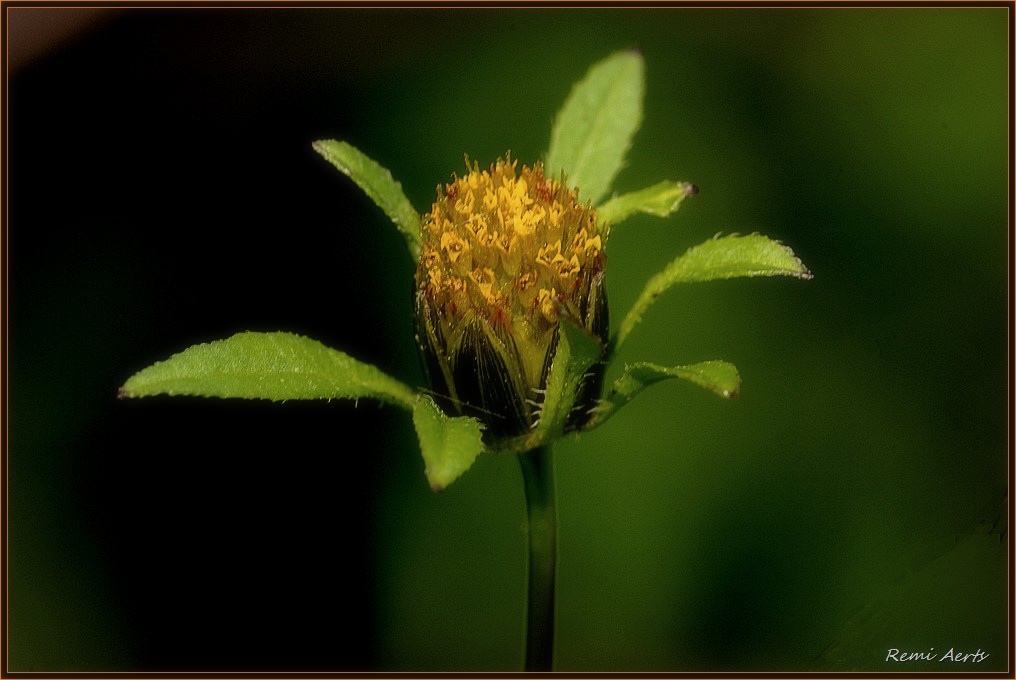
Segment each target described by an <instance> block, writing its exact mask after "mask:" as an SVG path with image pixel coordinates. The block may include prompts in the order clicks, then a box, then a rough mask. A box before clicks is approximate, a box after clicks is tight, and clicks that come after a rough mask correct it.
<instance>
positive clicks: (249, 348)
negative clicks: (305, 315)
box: [120, 332, 416, 409]
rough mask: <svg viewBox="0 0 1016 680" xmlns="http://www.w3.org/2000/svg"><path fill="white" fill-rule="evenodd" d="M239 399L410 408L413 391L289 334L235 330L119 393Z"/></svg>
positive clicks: (155, 368)
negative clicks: (366, 400)
mask: <svg viewBox="0 0 1016 680" xmlns="http://www.w3.org/2000/svg"><path fill="white" fill-rule="evenodd" d="M156 394H168V395H190V396H199V397H222V398H230V397H235V398H241V399H271V400H274V401H284V400H286V399H337V398H346V399H358V398H359V397H372V398H375V399H380V400H381V401H385V402H389V403H393V404H398V405H401V406H403V407H406V408H410V409H411V408H413V407H414V405H415V404H416V393H415V392H414V391H413V390H412V389H411V388H410V387H408V386H407V385H404V384H403V383H401V382H399V381H398V380H396V379H395V378H392V377H390V376H388V375H386V374H385V373H383V372H382V371H381V370H380V369H378V368H376V367H375V366H372V365H370V364H365V363H363V362H361V361H357V360H356V359H354V358H352V357H350V356H349V355H348V354H344V353H343V352H339V351H338V350H334V349H330V348H328V347H325V346H324V345H322V344H321V343H320V342H317V341H316V340H311V339H309V338H305V337H302V336H299V335H294V334H292V333H250V332H248V333H238V334H236V335H234V336H232V337H230V338H227V339H225V340H217V341H215V342H209V343H206V344H201V345H194V346H193V347H189V348H187V349H185V350H184V351H182V352H180V353H179V354H174V355H173V356H171V357H170V358H169V359H166V360H165V361H160V362H157V363H155V364H153V365H151V366H149V367H148V368H145V369H143V370H141V371H139V372H138V373H135V374H134V375H133V376H131V377H130V379H129V380H127V382H126V383H124V385H123V387H121V388H120V396H121V397H147V396H152V395H156Z"/></svg>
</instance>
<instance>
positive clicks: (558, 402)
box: [522, 319, 604, 450]
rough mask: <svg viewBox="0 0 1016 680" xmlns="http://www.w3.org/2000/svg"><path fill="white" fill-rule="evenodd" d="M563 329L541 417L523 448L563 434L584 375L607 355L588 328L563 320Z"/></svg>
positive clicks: (534, 445)
mask: <svg viewBox="0 0 1016 680" xmlns="http://www.w3.org/2000/svg"><path fill="white" fill-rule="evenodd" d="M560 329H561V330H560V336H559V337H558V341H557V349H556V350H555V353H554V359H553V362H552V363H551V366H550V373H549V374H548V375H547V384H546V391H545V393H544V397H543V404H542V406H541V409H540V417H539V420H538V421H537V426H536V428H535V429H534V431H533V433H532V435H531V436H530V437H529V439H528V440H527V442H526V444H525V445H524V446H523V447H522V449H523V450H528V449H532V448H535V447H537V446H542V445H544V444H546V443H548V442H551V441H553V440H554V439H556V438H557V437H560V436H561V435H562V434H563V432H564V428H565V424H566V423H567V421H568V417H569V415H571V410H572V408H573V407H574V406H575V400H576V397H577V396H578V394H579V385H580V383H581V382H582V378H583V376H584V375H585V374H586V372H587V371H588V370H589V369H590V367H592V365H593V364H594V363H596V362H597V361H600V360H601V359H602V358H603V353H604V351H603V346H602V345H601V344H600V342H599V341H598V340H597V339H596V338H595V337H593V336H592V335H591V334H589V333H588V332H587V331H585V330H584V329H582V328H580V327H579V326H578V325H576V324H574V323H572V322H570V321H568V320H566V319H563V320H562V321H561V325H560Z"/></svg>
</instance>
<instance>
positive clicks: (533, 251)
mask: <svg viewBox="0 0 1016 680" xmlns="http://www.w3.org/2000/svg"><path fill="white" fill-rule="evenodd" d="M467 167H468V162H467ZM421 236H422V242H423V243H422V255H421V257H420V260H419V263H418V265H417V269H416V325H417V343H418V344H419V346H420V352H421V356H422V357H423V359H424V364H425V368H426V369H427V374H428V376H429V378H430V383H431V387H432V388H433V389H434V391H435V394H436V396H437V401H438V403H439V404H440V405H441V407H442V408H443V410H444V411H445V412H446V413H448V414H450V415H461V414H468V415H471V416H474V417H476V418H477V419H478V420H480V421H481V422H482V423H483V424H484V426H485V427H484V440H485V442H486V443H487V444H488V445H491V446H496V444H497V442H498V440H500V439H503V438H511V437H517V436H519V435H523V434H525V433H526V432H528V431H529V430H531V429H533V428H534V427H536V425H537V423H538V420H539V416H540V407H541V405H542V400H543V395H544V394H545V391H546V385H547V377H548V374H549V372H550V366H551V362H552V359H553V358H554V356H555V350H556V348H557V342H558V335H559V327H560V324H561V323H562V319H567V320H568V322H569V323H573V324H575V325H576V326H578V327H580V328H582V329H584V330H585V331H586V332H588V333H589V334H590V335H591V336H593V337H595V338H596V339H597V340H598V341H599V343H600V344H601V346H602V347H603V348H604V349H605V348H606V345H607V332H608V323H607V305H606V289H605V286H604V267H605V264H606V254H605V252H604V245H605V243H604V242H605V239H606V230H605V229H604V228H602V227H601V225H600V224H598V222H597V219H596V212H595V211H594V210H593V209H592V208H591V207H590V206H589V205H588V204H587V205H583V204H582V203H581V202H580V201H579V196H578V193H577V192H576V191H573V190H570V189H569V188H567V186H566V184H565V179H564V177H562V178H561V179H560V180H553V179H548V178H547V177H546V176H545V174H544V171H543V166H542V164H540V163H536V164H534V165H533V167H532V168H530V167H529V166H525V165H524V166H522V168H521V170H519V169H518V161H514V160H511V159H510V158H507V159H498V160H497V161H495V162H494V163H492V164H491V165H490V168H489V169H488V170H483V171H481V170H480V168H479V165H478V164H474V165H473V167H472V168H471V169H470V170H469V172H468V173H467V174H466V175H465V176H464V177H459V178H456V179H455V180H454V181H453V182H452V183H450V184H446V185H445V186H444V187H441V186H438V189H437V200H436V201H435V202H434V205H433V207H432V208H431V210H430V212H429V213H427V214H426V215H424V216H423V225H422V228H421ZM601 353H602V352H601ZM602 375H603V370H602V364H600V365H598V368H597V369H596V370H594V371H593V372H591V373H588V374H587V375H586V376H584V379H583V380H582V381H581V384H580V385H579V386H578V392H579V395H576V397H577V399H576V404H575V406H574V407H573V408H572V409H571V416H570V418H569V420H568V422H567V423H566V429H574V428H575V427H578V426H581V425H582V424H583V423H584V422H585V419H586V418H587V417H588V413H589V412H590V411H591V410H592V409H593V407H594V406H595V399H596V397H597V396H598V388H599V385H600V383H601V381H602Z"/></svg>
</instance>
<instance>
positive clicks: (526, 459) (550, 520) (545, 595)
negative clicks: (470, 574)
mask: <svg viewBox="0 0 1016 680" xmlns="http://www.w3.org/2000/svg"><path fill="white" fill-rule="evenodd" d="M519 466H520V467H521V468H522V481H523V485H524V487H525V492H526V536H527V539H528V541H527V542H528V546H529V579H528V582H527V585H526V592H527V597H526V661H525V670H526V671H527V672H532V671H537V672H546V671H551V670H553V666H554V612H555V600H554V592H555V585H556V581H557V507H556V506H557V504H556V499H555V489H554V460H553V457H552V456H551V447H550V446H543V447H540V448H537V449H533V450H532V451H529V452H527V453H523V454H521V455H520V456H519Z"/></svg>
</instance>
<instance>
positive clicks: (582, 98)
mask: <svg viewBox="0 0 1016 680" xmlns="http://www.w3.org/2000/svg"><path fill="white" fill-rule="evenodd" d="M644 70H645V67H644V64H643V61H642V56H641V55H640V54H639V53H638V52H634V51H630V50H629V51H623V52H615V53H614V54H612V55H610V56H609V57H607V58H606V59H604V60H602V61H600V62H597V63H596V64H593V66H592V67H591V68H590V69H589V71H588V72H587V73H586V75H585V77H584V78H583V79H582V80H580V81H579V82H578V83H576V84H575V86H574V87H573V88H572V91H571V93H570V94H569V95H568V98H567V99H566V100H565V102H564V106H563V107H562V108H561V110H560V111H559V112H558V114H557V118H555V119H554V127H553V129H552V130H551V134H550V149H549V150H548V151H547V157H546V163H545V167H546V170H547V175H548V176H549V177H557V175H558V173H560V172H561V171H562V170H563V171H564V173H565V175H566V176H567V179H568V184H569V185H570V186H571V187H575V188H578V189H579V198H580V199H582V200H583V201H590V202H592V204H593V205H596V204H597V203H599V202H600V199H602V198H603V196H604V195H606V193H607V191H608V190H609V189H610V186H611V184H613V182H614V177H616V176H617V173H618V171H619V170H620V169H621V165H622V164H623V163H624V156H625V154H626V153H628V148H629V147H630V146H631V140H632V137H633V136H634V135H635V132H636V131H637V130H638V128H639V125H641V123H642V97H643V95H644V92H645V82H644V80H645V78H644Z"/></svg>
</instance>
